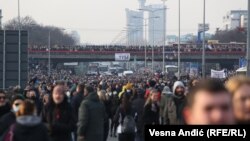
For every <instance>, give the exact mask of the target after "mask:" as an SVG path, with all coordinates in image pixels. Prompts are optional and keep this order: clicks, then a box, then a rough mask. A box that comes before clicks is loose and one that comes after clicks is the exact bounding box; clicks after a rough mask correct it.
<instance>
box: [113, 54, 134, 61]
mask: <svg viewBox="0 0 250 141" xmlns="http://www.w3.org/2000/svg"><path fill="white" fill-rule="evenodd" d="M129 60H130V53H116V54H115V61H129Z"/></svg>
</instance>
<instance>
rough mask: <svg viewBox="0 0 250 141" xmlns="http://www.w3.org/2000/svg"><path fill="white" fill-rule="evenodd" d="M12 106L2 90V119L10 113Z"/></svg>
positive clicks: (0, 111)
mask: <svg viewBox="0 0 250 141" xmlns="http://www.w3.org/2000/svg"><path fill="white" fill-rule="evenodd" d="M10 109H11V107H10V104H9V103H8V102H7V97H6V94H5V92H4V91H3V90H0V118H1V117H2V116H3V115H5V114H6V113H8V112H10Z"/></svg>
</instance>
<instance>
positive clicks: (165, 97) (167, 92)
mask: <svg viewBox="0 0 250 141" xmlns="http://www.w3.org/2000/svg"><path fill="white" fill-rule="evenodd" d="M171 96H173V93H172V92H171V91H170V88H169V87H168V86H165V87H164V88H163V90H162V93H161V100H160V120H161V124H164V109H165V108H167V107H166V106H167V105H166V104H167V101H168V99H169V97H171Z"/></svg>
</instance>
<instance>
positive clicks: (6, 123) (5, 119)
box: [0, 94, 25, 136]
mask: <svg viewBox="0 0 250 141" xmlns="http://www.w3.org/2000/svg"><path fill="white" fill-rule="evenodd" d="M24 99H25V98H24V97H23V96H22V95H20V94H18V95H13V97H12V98H11V105H12V109H11V111H10V112H9V113H7V114H5V115H3V116H2V117H1V119H0V125H1V126H0V136H1V135H3V134H4V133H5V132H6V131H7V129H8V128H9V127H10V126H11V125H12V124H13V123H15V121H16V115H15V114H16V112H18V111H19V105H20V104H21V103H22V102H23V101H24Z"/></svg>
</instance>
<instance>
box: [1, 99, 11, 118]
mask: <svg viewBox="0 0 250 141" xmlns="http://www.w3.org/2000/svg"><path fill="white" fill-rule="evenodd" d="M10 109H11V108H10V105H9V104H8V103H6V104H5V105H4V106H2V107H0V118H1V117H2V116H3V115H5V114H7V113H8V112H10Z"/></svg>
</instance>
